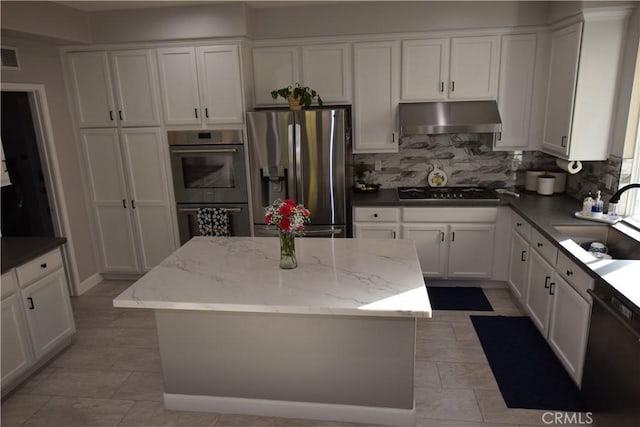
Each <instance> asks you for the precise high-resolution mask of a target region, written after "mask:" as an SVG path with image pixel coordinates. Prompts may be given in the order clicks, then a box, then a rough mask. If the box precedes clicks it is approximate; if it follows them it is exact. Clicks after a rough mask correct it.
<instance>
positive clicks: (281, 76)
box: [253, 46, 300, 105]
mask: <svg viewBox="0 0 640 427" xmlns="http://www.w3.org/2000/svg"><path fill="white" fill-rule="evenodd" d="M299 68H300V66H299V60H298V48H297V47H295V46H281V47H254V48H253V90H254V102H255V104H256V105H273V104H286V102H287V101H286V100H284V99H282V98H278V99H277V100H276V99H273V98H271V91H272V90H274V89H280V88H283V87H287V86H291V85H294V84H295V83H296V82H298V81H300V69H299Z"/></svg>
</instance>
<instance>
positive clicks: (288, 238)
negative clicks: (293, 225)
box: [280, 231, 298, 270]
mask: <svg viewBox="0 0 640 427" xmlns="http://www.w3.org/2000/svg"><path fill="white" fill-rule="evenodd" d="M295 237H296V236H295V234H294V233H291V232H286V231H281V232H280V268H282V269H284V270H291V269H292V268H296V267H297V266H298V261H297V260H296V240H295Z"/></svg>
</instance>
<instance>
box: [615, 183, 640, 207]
mask: <svg viewBox="0 0 640 427" xmlns="http://www.w3.org/2000/svg"><path fill="white" fill-rule="evenodd" d="M632 188H640V184H629V185H625V186H624V187H622V188H621V189H619V190H618V191H616V192H615V194H614V195H613V196H612V197H611V199H610V200H609V203H610V204H611V203H618V202H619V201H620V196H621V195H622V193H624V192H625V191H627V190H631V189H632Z"/></svg>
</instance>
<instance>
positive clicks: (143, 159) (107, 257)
mask: <svg viewBox="0 0 640 427" xmlns="http://www.w3.org/2000/svg"><path fill="white" fill-rule="evenodd" d="M66 66H67V79H68V85H69V88H70V91H71V98H72V100H73V105H74V110H75V114H76V118H77V123H78V126H79V127H80V128H81V129H80V131H79V133H80V146H81V152H82V157H83V160H84V166H85V167H84V169H85V174H86V185H87V187H88V188H87V189H88V194H89V197H90V200H89V205H90V208H91V210H92V214H93V218H92V220H93V221H92V222H93V225H94V232H95V237H96V241H97V246H98V251H99V257H100V262H101V267H102V272H103V273H142V272H145V271H148V270H150V269H151V268H153V267H154V266H155V265H157V264H158V263H159V262H160V261H162V260H163V259H164V258H165V257H166V256H168V255H169V254H170V253H171V252H172V251H173V250H174V249H175V247H176V242H175V237H174V236H175V233H174V232H173V225H172V216H171V204H170V196H169V186H168V176H167V170H166V166H165V159H166V155H165V144H164V138H163V134H162V131H161V128H160V120H161V118H160V108H159V102H158V99H159V96H158V93H159V90H158V80H157V74H156V69H157V67H156V59H155V52H154V51H153V50H151V49H136V50H114V51H111V52H107V51H98V52H70V53H68V54H67V55H66Z"/></svg>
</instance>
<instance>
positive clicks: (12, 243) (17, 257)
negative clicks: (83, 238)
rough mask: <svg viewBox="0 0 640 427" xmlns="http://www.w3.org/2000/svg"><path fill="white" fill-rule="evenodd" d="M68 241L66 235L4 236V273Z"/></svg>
mask: <svg viewBox="0 0 640 427" xmlns="http://www.w3.org/2000/svg"><path fill="white" fill-rule="evenodd" d="M66 242H67V239H66V238H65V237H2V246H1V248H0V250H1V251H2V252H1V253H0V255H1V256H2V261H1V262H2V273H4V272H5V271H8V270H11V269H12V268H15V267H18V266H19V265H22V264H24V263H25V262H29V261H31V260H32V259H34V258H37V257H39V256H40V255H43V254H46V253H47V252H49V251H51V250H53V249H55V248H57V247H58V246H61V245H63V244H65V243H66Z"/></svg>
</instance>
